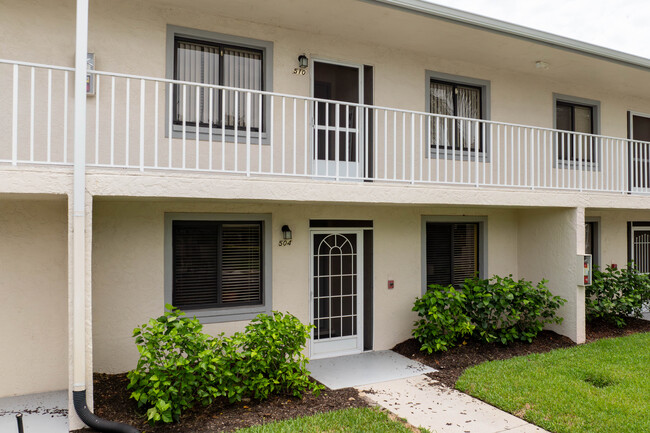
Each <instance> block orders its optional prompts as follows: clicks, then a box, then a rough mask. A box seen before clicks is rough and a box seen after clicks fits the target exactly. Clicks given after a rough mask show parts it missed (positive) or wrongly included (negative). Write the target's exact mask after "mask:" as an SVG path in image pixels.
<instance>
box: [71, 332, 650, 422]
mask: <svg viewBox="0 0 650 433" xmlns="http://www.w3.org/2000/svg"><path fill="white" fill-rule="evenodd" d="M637 332H650V321H647V320H639V319H627V326H626V327H625V328H622V329H621V328H617V327H616V326H615V325H613V324H611V323H608V322H603V321H594V322H590V323H587V341H588V342H592V341H596V340H599V339H601V338H611V337H622V336H625V335H630V334H634V333H637ZM574 345H575V344H574V343H573V342H572V341H571V340H569V339H568V338H566V337H563V336H561V335H558V334H556V333H555V332H551V331H542V332H541V333H540V334H539V336H538V337H537V339H535V340H534V341H533V342H532V343H530V344H529V343H523V342H516V343H513V344H511V345H510V346H503V345H501V344H485V343H479V342H476V341H468V342H467V344H464V345H461V346H458V347H455V348H453V349H450V350H449V351H447V352H443V353H433V354H431V355H429V354H427V353H426V352H421V351H420V347H419V345H418V344H417V343H416V341H415V340H414V339H410V340H407V341H405V342H403V343H400V344H398V345H397V346H395V347H394V348H393V350H394V351H396V352H397V353H400V354H402V355H404V356H407V357H408V358H411V359H415V360H417V361H419V362H422V363H423V364H427V365H430V366H432V367H434V368H435V369H436V370H438V372H436V373H433V374H431V375H430V376H431V377H432V378H433V379H436V380H438V381H440V382H441V383H442V384H444V385H446V386H449V387H454V385H455V384H456V380H457V379H458V377H460V375H461V374H462V373H463V371H464V370H465V369H466V368H468V367H471V366H473V365H477V364H480V363H482V362H485V361H492V360H499V359H508V358H512V357H514V356H520V355H528V354H531V353H543V352H548V351H550V350H554V349H559V348H563V347H571V346H574ZM127 384H128V379H127V378H126V374H96V375H95V378H94V386H95V392H94V396H95V413H96V414H97V415H98V416H100V417H102V418H105V419H109V420H114V421H119V422H124V423H127V424H130V425H133V426H135V427H137V428H139V429H140V430H142V431H146V432H147V433H172V432H173V433H179V432H192V433H208V432H231V431H234V430H237V429H239V428H243V427H249V426H252V425H257V424H265V423H268V422H272V421H279V420H285V419H291V418H296V417H301V416H307V415H314V414H317V413H321V412H328V411H332V410H337V409H345V408H349V407H367V406H368V403H367V402H366V401H365V400H364V399H363V398H361V397H360V396H359V394H358V393H357V391H355V390H354V389H352V388H346V389H342V390H337V391H331V390H325V391H323V392H321V394H320V396H318V397H316V396H314V395H313V394H307V395H305V396H304V397H303V398H302V399H298V398H295V397H290V396H274V397H271V398H270V399H269V400H266V401H262V402H258V401H247V402H242V403H238V404H234V405H228V404H226V403H224V402H222V403H215V404H213V405H211V406H209V407H207V408H206V407H203V406H197V407H196V408H195V409H194V410H192V411H188V412H187V413H185V414H184V415H183V418H182V419H181V421H180V422H178V423H174V424H171V425H157V426H155V427H151V426H149V425H148V424H147V423H146V421H145V418H144V416H142V415H137V414H136V404H135V402H134V401H133V400H130V399H129V394H130V393H129V391H127V390H126V385H127ZM92 431H93V430H89V429H84V430H80V432H92Z"/></svg>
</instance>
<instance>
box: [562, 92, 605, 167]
mask: <svg viewBox="0 0 650 433" xmlns="http://www.w3.org/2000/svg"><path fill="white" fill-rule="evenodd" d="M558 102H565V103H567V104H577V105H584V106H587V107H591V108H592V110H593V115H594V130H593V131H592V135H600V101H597V100H595V99H587V98H581V97H579V96H571V95H563V94H560V93H553V129H554V130H557V115H556V111H557V103H558ZM557 140H558V137H557V135H555V136H554V137H553V142H554V146H553V152H554V157H553V160H554V167H555V168H574V169H578V168H579V166H582V168H583V169H592V168H593V167H594V166H595V168H596V170H597V171H600V167H601V164H600V161H602V158H603V155H602V146H601V142H600V139H599V138H598V137H596V138H595V140H596V152H595V155H596V162H586V161H585V162H582V163H578V164H575V163H574V162H573V161H566V160H564V159H562V160H560V155H559V152H558V146H557V144H558V142H557ZM576 166H577V167H576Z"/></svg>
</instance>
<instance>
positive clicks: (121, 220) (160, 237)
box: [93, 200, 518, 372]
mask: <svg viewBox="0 0 650 433" xmlns="http://www.w3.org/2000/svg"><path fill="white" fill-rule="evenodd" d="M166 212H172V213H174V212H183V213H185V212H214V213H258V214H259V213H266V214H271V216H272V227H271V230H272V236H273V240H274V242H273V243H272V275H273V276H272V278H273V292H272V299H273V309H277V310H281V311H289V312H291V313H293V314H295V315H296V316H297V317H299V318H300V319H301V320H302V321H303V322H309V308H308V306H309V293H308V289H309V220H310V219H328V218H331V219H365V220H373V222H374V348H375V349H388V348H391V347H392V346H393V345H395V344H396V343H398V342H400V341H403V340H405V339H407V338H409V336H410V331H411V325H412V323H413V321H414V319H415V315H414V313H412V312H411V307H412V303H413V301H414V300H415V297H416V296H418V295H419V294H420V293H421V278H422V277H421V221H422V216H423V215H476V216H484V217H487V224H486V226H487V231H488V233H487V238H488V257H487V272H486V273H488V274H490V275H491V274H494V273H498V274H509V273H513V274H514V275H515V276H516V275H517V242H516V239H517V231H516V224H517V220H518V219H517V214H516V212H515V211H514V210H507V209H494V208H493V209H480V208H473V209H472V208H440V207H392V206H334V205H301V204H238V203H236V202H219V201H213V202H197V201H193V202H180V201H175V202H160V201H117V200H96V201H95V203H94V220H93V339H94V368H95V371H101V372H121V371H126V370H129V369H132V368H133V367H134V366H135V362H136V361H137V356H138V355H137V351H136V349H135V345H134V343H133V339H132V338H131V334H132V331H133V328H134V327H136V326H138V325H141V324H142V323H145V322H146V321H147V320H148V319H149V318H151V317H157V316H159V315H160V314H162V311H163V306H164V289H163V287H164V263H163V255H164V215H165V213H166ZM284 224H288V225H289V226H290V227H291V229H292V232H293V243H292V245H291V246H289V247H278V246H277V241H278V240H279V237H280V236H281V230H280V228H281V227H282V225H284ZM389 279H391V280H395V289H393V290H388V289H387V281H388V280H389ZM245 324H246V322H231V323H221V324H208V325H206V326H205V330H206V332H208V333H210V334H213V335H214V334H217V333H220V332H226V333H232V332H234V331H237V330H241V329H243V327H244V326H245Z"/></svg>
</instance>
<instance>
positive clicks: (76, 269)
mask: <svg viewBox="0 0 650 433" xmlns="http://www.w3.org/2000/svg"><path fill="white" fill-rule="evenodd" d="M87 52H88V0H77V19H76V49H75V77H74V175H73V191H72V206H71V207H72V224H71V225H72V227H71V228H72V242H70V243H69V245H70V246H71V247H72V254H71V263H72V269H71V274H72V279H71V283H72V314H71V327H72V346H71V355H72V390H73V391H82V390H84V389H86V385H87V367H88V365H87V362H86V361H87V359H86V356H87V353H88V351H87V342H88V340H87V337H88V336H89V334H90V329H91V326H90V323H89V322H87V320H86V317H87V315H86V313H87V307H88V305H89V303H88V297H89V291H87V290H86V282H87V281H86V273H87V266H88V260H87V258H86V246H87V245H86V217H87V215H86V73H87V70H86V69H87V66H86V55H87ZM69 256H70V254H69ZM87 328H88V329H87ZM91 371H92V368H91ZM90 384H91V385H92V381H90ZM89 394H90V395H92V393H89ZM69 409H70V411H69V419H70V429H71V430H72V429H75V428H78V427H79V426H80V425H81V426H83V424H82V423H81V421H80V420H79V419H78V418H77V416H76V413H75V410H74V407H73V403H72V401H70V403H69Z"/></svg>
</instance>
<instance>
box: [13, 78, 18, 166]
mask: <svg viewBox="0 0 650 433" xmlns="http://www.w3.org/2000/svg"><path fill="white" fill-rule="evenodd" d="M13 74H14V75H13V86H14V87H13V99H12V119H11V165H17V164H18V65H14V68H13Z"/></svg>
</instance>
